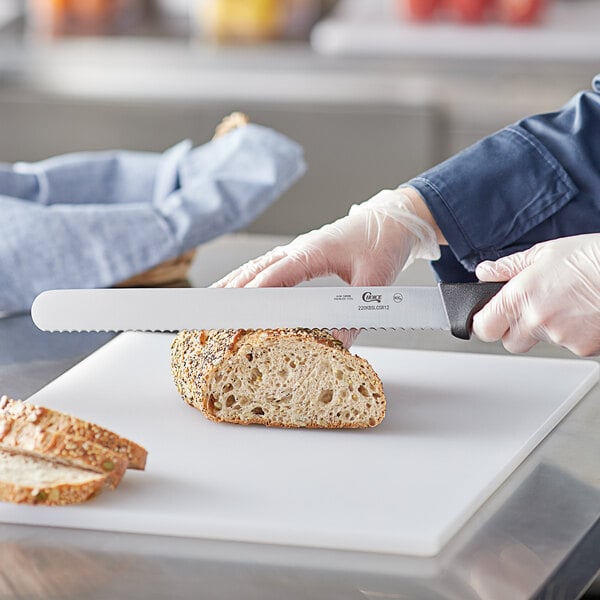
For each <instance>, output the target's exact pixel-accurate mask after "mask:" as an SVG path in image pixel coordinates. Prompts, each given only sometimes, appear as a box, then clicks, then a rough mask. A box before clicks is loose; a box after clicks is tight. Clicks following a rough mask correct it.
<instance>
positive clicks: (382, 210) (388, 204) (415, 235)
mask: <svg viewBox="0 0 600 600" xmlns="http://www.w3.org/2000/svg"><path fill="white" fill-rule="evenodd" d="M365 210H366V211H373V212H374V213H377V214H379V215H381V216H383V217H385V218H389V219H393V220H394V221H395V222H396V223H398V224H399V225H401V226H402V227H403V228H404V229H406V231H407V234H408V235H407V237H409V236H410V237H412V246H411V248H410V250H409V253H408V256H407V258H406V262H405V263H404V266H403V268H404V269H405V268H406V267H408V266H409V265H410V264H411V263H412V262H413V261H414V260H416V259H417V258H422V259H425V260H437V259H439V257H440V246H439V244H438V242H437V233H436V231H435V230H434V228H433V227H432V225H430V224H429V223H428V222H427V221H425V219H423V218H421V217H420V216H418V214H417V212H418V211H417V207H416V205H415V203H414V202H413V200H412V199H411V198H410V196H409V194H408V191H407V188H398V189H395V190H382V191H381V192H379V193H378V194H376V195H375V196H373V197H372V198H371V199H369V200H367V201H366V202H363V203H362V204H355V205H353V206H352V207H351V208H350V212H349V214H350V215H352V214H353V213H356V212H357V211H365Z"/></svg>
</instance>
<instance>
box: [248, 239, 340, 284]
mask: <svg viewBox="0 0 600 600" xmlns="http://www.w3.org/2000/svg"><path fill="white" fill-rule="evenodd" d="M335 270H336V269H334V265H330V264H329V261H328V260H327V256H326V254H325V253H323V252H322V251H321V250H320V249H319V248H318V247H310V246H307V247H305V248H298V249H293V248H290V249H289V250H287V251H286V252H285V255H284V256H282V257H281V258H280V259H279V260H277V261H274V262H273V263H271V264H270V265H268V266H266V267H265V268H263V269H261V270H260V271H259V272H257V273H256V275H255V276H254V278H253V279H252V280H251V281H248V282H247V283H246V287H292V286H295V285H298V284H299V283H302V282H303V281H308V280H310V279H314V278H315V277H321V276H322V275H329V274H330V273H332V272H334V271H335Z"/></svg>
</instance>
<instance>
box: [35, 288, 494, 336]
mask: <svg viewBox="0 0 600 600" xmlns="http://www.w3.org/2000/svg"><path fill="white" fill-rule="evenodd" d="M501 286H502V284H498V283H472V284H470V283H461V284H445V283H442V284H439V285H438V286H437V287H435V286H418V287H411V286H387V287H295V288H134V289H121V288H119V289H113V288H111V289H78V290H49V291H46V292H42V293H41V294H40V295H39V296H38V297H37V298H36V299H35V301H34V303H33V305H32V307H31V316H32V319H33V321H34V323H35V324H36V325H37V327H39V328H40V329H42V330H45V331H179V330H182V329H267V328H268V329H274V328H285V327H305V328H322V329H344V328H348V329H350V328H357V329H442V330H449V331H451V332H452V334H453V335H455V336H456V337H460V338H462V339H469V337H470V334H471V322H472V318H473V314H474V313H475V312H476V311H477V310H479V309H480V308H481V307H482V306H483V305H484V304H485V303H486V302H487V301H489V299H490V298H491V297H492V296H494V295H495V294H496V293H497V291H498V290H499V289H500V287H501Z"/></svg>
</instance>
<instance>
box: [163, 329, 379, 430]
mask: <svg viewBox="0 0 600 600" xmlns="http://www.w3.org/2000/svg"><path fill="white" fill-rule="evenodd" d="M171 370H172V374H173V378H174V381H175V385H176V386H177V390H178V391H179V394H180V395H181V396H182V398H183V399H184V400H185V401H186V402H187V403H188V404H190V405H191V406H193V407H194V408H197V409H199V410H201V411H202V412H203V413H204V415H205V416H206V417H208V418H209V419H211V420H212V421H216V422H229V423H239V424H261V425H267V426H272V427H307V428H327V429H341V428H363V427H374V426H376V425H378V424H379V423H380V422H381V421H382V420H383V418H384V416H385V395H384V392H383V385H382V383H381V380H380V379H379V377H378V376H377V374H376V373H375V371H374V370H373V368H372V367H371V365H370V364H369V363H368V362H367V361H366V360H365V359H363V358H360V357H359V356H356V355H352V354H351V353H350V352H349V351H348V350H347V349H346V348H344V347H343V345H342V344H341V343H340V342H339V341H338V340H337V339H335V338H334V337H333V336H332V335H331V334H330V333H329V332H327V331H325V330H321V329H264V330H243V329H239V330H216V331H182V332H180V333H179V334H178V335H177V336H176V338H175V339H174V341H173V344H172V347H171Z"/></svg>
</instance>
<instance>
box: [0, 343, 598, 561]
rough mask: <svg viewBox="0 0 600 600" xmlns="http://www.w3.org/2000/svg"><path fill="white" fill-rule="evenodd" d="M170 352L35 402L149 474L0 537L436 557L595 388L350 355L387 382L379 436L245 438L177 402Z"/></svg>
mask: <svg viewBox="0 0 600 600" xmlns="http://www.w3.org/2000/svg"><path fill="white" fill-rule="evenodd" d="M171 339H172V338H171V336H170V335H165V334H149V333H127V334H123V335H121V336H118V337H117V338H116V339H114V340H113V341H111V342H110V343H108V344H107V345H106V346H104V347H102V348H101V349H100V350H99V351H97V352H96V353H94V354H93V355H91V356H90V357H89V358H87V359H86V360H85V361H83V362H82V363H80V364H79V365H77V366H76V367H74V368H73V369H71V370H70V371H69V372H67V373H65V374H64V375H63V376H61V377H60V378H58V379H57V380H55V381H54V382H52V383H51V384H50V385H48V386H47V387H46V388H44V389H43V390H41V391H40V392H38V393H37V394H35V395H34V396H33V397H32V398H31V401H32V402H36V403H38V404H42V405H46V406H50V407H54V408H58V409H60V410H64V411H67V412H70V413H72V414H75V415H77V416H79V417H82V418H85V419H89V420H92V421H96V422H98V423H100V424H102V425H105V426H107V427H110V428H112V429H114V430H115V431H117V432H118V433H121V434H122V435H125V436H128V437H131V438H132V439H134V440H136V441H138V442H139V443H142V444H143V445H145V446H146V448H147V449H148V451H149V458H148V465H147V470H146V471H145V472H135V471H128V473H127V474H126V476H125V478H124V480H123V482H122V484H121V486H120V487H119V488H118V490H116V491H108V490H107V491H104V492H103V493H102V494H100V496H98V497H97V498H95V499H94V500H92V501H91V502H89V503H87V504H83V505H80V506H71V507H64V508H56V507H29V506H17V505H10V504H2V505H0V521H3V522H11V523H27V524H41V525H53V526H64V527H78V528H86V529H102V530H112V531H128V532H140V533H152V534H167V535H176V536H191V537H201V538H216V539H225V540H238V541H250V542H259V543H276V544H287V545H301V546H311V547H324V548H338V549H348V550H362V551H375V552H387V553H398V554H410V555H421V556H427V555H434V554H437V553H438V552H439V550H440V549H441V548H442V546H443V545H444V544H445V542H446V541H447V540H448V539H449V538H450V537H451V536H452V535H453V534H454V533H455V532H456V531H457V530H458V529H459V528H460V527H461V525H462V524H464V522H465V521H466V520H467V519H468V518H469V517H470V516H471V515H472V514H473V513H474V512H475V510H476V509H477V508H478V507H479V506H480V505H481V504H482V503H483V502H484V501H485V499H486V498H487V497H489V496H490V494H491V493H492V492H493V491H494V490H495V489H496V488H497V487H498V486H499V484H500V483H501V482H502V481H503V480H504V479H505V478H506V477H507V476H508V475H509V474H510V473H511V472H512V471H513V470H514V469H515V467H516V466H517V465H518V464H519V463H520V462H521V461H522V460H523V459H524V458H525V457H526V456H527V454H528V453H529V452H530V451H531V450H532V449H533V448H534V447H535V446H536V445H537V444H538V443H539V442H540V441H541V440H542V439H543V438H544V436H545V435H546V434H547V433H548V432H549V431H550V430H551V429H552V428H553V427H554V426H555V425H556V424H557V423H558V422H559V421H560V420H561V418H562V417H564V416H565V414H566V413H567V412H568V411H569V410H570V409H571V408H572V407H573V406H574V405H575V404H576V403H577V402H578V400H579V399H581V398H582V397H583V395H584V394H585V393H586V392H587V391H588V390H589V389H590V388H591V387H592V386H593V385H594V383H595V382H596V381H597V379H598V365H597V364H596V363H595V362H591V361H583V360H562V359H539V358H525V357H507V356H493V355H475V354H463V353H436V352H424V351H410V350H395V349H384V348H355V352H356V353H358V354H360V355H362V356H364V357H365V358H367V359H368V360H369V361H370V362H371V364H372V365H373V367H374V368H375V370H376V371H377V372H378V373H379V375H380V377H381V379H382V380H383V382H384V387H385V390H386V395H387V398H388V410H387V416H386V418H385V420H384V422H383V423H382V424H381V425H380V426H378V427H376V428H374V429H369V430H364V431H359V430H354V431H350V430H348V431H320V430H302V429H299V430H293V429H288V430H281V429H267V428H263V427H259V426H253V427H242V426H235V425H226V424H215V423H212V422H210V421H208V420H206V419H205V418H204V416H203V415H202V414H201V413H199V412H198V411H196V410H194V409H193V408H191V407H189V406H188V405H187V404H185V403H184V402H183V401H182V400H181V399H180V398H179V396H178V394H177V392H176V390H175V387H174V385H173V383H172V379H171V374H170V368H169V346H170V342H171Z"/></svg>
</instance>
